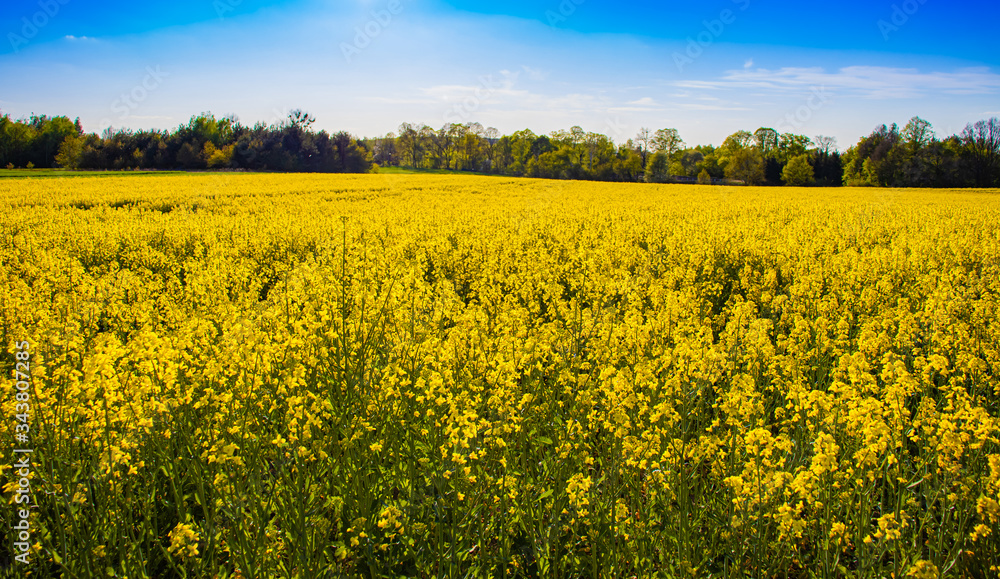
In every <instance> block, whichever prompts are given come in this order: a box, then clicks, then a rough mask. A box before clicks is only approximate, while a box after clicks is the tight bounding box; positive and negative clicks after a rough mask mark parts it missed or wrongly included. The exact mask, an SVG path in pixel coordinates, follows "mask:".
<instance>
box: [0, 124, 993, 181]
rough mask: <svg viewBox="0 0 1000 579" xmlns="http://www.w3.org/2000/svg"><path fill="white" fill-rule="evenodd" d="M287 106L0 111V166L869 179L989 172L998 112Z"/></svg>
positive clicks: (987, 176)
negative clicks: (635, 115) (235, 110)
mask: <svg viewBox="0 0 1000 579" xmlns="http://www.w3.org/2000/svg"><path fill="white" fill-rule="evenodd" d="M314 122H315V118H314V117H312V116H311V115H309V114H308V113H304V112H302V111H299V110H295V111H292V112H291V113H290V114H289V115H288V117H287V118H286V119H284V120H283V121H281V122H279V123H276V124H271V125H267V124H264V123H257V124H256V125H254V126H252V127H251V126H246V125H243V124H241V123H240V122H239V120H238V119H236V118H235V117H232V116H230V117H223V118H221V119H216V118H215V117H214V116H213V115H212V114H211V113H203V114H201V115H197V116H194V117H192V118H191V120H190V121H189V122H188V123H187V124H184V125H181V126H179V127H178V128H177V129H176V130H174V131H130V130H118V131H113V130H110V129H108V130H105V131H104V133H103V134H101V135H97V134H92V133H91V134H87V133H84V131H83V129H82V127H81V125H80V122H79V119H77V120H76V121H75V122H74V121H71V120H70V119H69V118H68V117H51V118H50V117H45V116H34V115H33V116H31V117H30V118H29V119H22V120H12V119H11V118H10V117H9V115H3V114H0V166H8V167H40V168H47V167H64V168H68V169H95V170H122V169H181V170H202V169H232V170H255V171H288V172H349V173H366V172H371V171H375V170H377V169H378V167H406V168H414V169H439V170H450V171H467V172H475V173H486V174H499V175H509V176H524V177H539V178H549V179H585V180H600V181H623V182H634V181H646V182H650V183H667V182H692V183H693V182H697V183H719V182H742V183H745V184H748V185H796V186H802V185H823V186H840V185H848V186H880V187H973V186H975V187H998V186H1000V120H998V119H997V118H996V117H994V118H992V119H988V120H983V121H979V122H977V123H974V124H969V125H968V126H966V127H965V129H964V130H963V131H962V132H961V133H960V134H958V135H952V136H949V137H947V138H944V139H939V138H938V136H937V135H936V134H935V132H934V129H933V127H932V126H931V124H930V123H929V122H927V121H926V120H923V119H921V118H919V117H914V118H912V119H910V121H909V122H908V123H907V124H906V125H905V126H904V127H903V128H902V129H900V128H899V127H898V126H897V125H895V124H893V125H891V126H886V125H882V126H880V127H877V128H876V129H875V130H874V131H873V132H872V133H871V134H870V135H868V136H866V137H862V138H861V139H860V140H859V141H858V143H857V144H856V145H854V146H853V147H850V148H849V149H848V150H847V151H845V152H843V153H841V152H839V151H838V150H837V143H836V140H835V139H833V138H831V137H824V136H818V137H816V138H815V139H813V138H810V137H807V136H805V135H797V134H793V133H779V132H778V131H776V130H774V129H772V128H766V127H763V128H759V129H757V130H756V131H753V132H750V131H745V130H740V131H737V132H735V133H733V134H732V135H730V136H728V137H727V138H726V139H725V140H724V141H723V142H722V144H721V145H719V146H714V145H698V146H695V147H689V146H687V144H686V143H685V142H684V140H683V139H682V138H681V135H680V134H679V132H678V131H677V130H676V129H659V130H656V131H652V130H650V129H645V128H644V129H641V130H640V131H639V133H638V134H637V135H635V136H634V137H632V138H630V139H628V140H627V141H625V142H624V143H615V141H614V140H613V139H611V138H610V137H608V136H607V135H604V134H601V133H593V132H587V131H584V130H583V129H582V128H580V127H572V128H571V129H569V130H568V131H566V130H560V131H555V132H552V133H550V134H548V135H538V134H535V133H534V132H532V131H531V130H528V129H525V130H522V131H516V132H514V133H512V134H510V135H501V134H500V132H499V131H498V130H497V129H495V128H486V127H483V126H482V125H481V124H479V123H467V124H458V123H448V124H446V125H444V126H443V127H441V128H440V129H434V128H432V127H430V126H428V125H423V124H410V123H403V124H402V125H400V126H399V130H398V132H397V133H389V134H387V135H384V136H380V137H374V138H357V137H354V136H352V135H350V134H348V133H346V132H338V133H335V134H332V135H331V134H329V133H327V132H326V131H319V132H316V131H314V130H313V129H312V125H313V123H314Z"/></svg>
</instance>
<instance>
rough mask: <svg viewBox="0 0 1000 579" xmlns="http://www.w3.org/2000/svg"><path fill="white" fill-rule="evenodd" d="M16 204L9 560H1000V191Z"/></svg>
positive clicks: (399, 178)
mask: <svg viewBox="0 0 1000 579" xmlns="http://www.w3.org/2000/svg"><path fill="white" fill-rule="evenodd" d="M0 203H2V206H3V208H4V210H3V212H2V213H0V283H2V287H0V295H2V301H0V304H2V318H3V321H2V330H0V331H2V332H3V345H4V350H5V353H4V354H3V370H4V376H5V381H4V388H3V402H4V404H3V408H4V409H5V411H6V413H5V415H4V416H3V419H4V420H6V421H7V424H8V426H7V427H6V428H4V430H3V432H4V436H5V444H7V448H8V449H10V450H13V449H15V448H21V447H25V445H27V447H29V448H30V449H31V450H32V452H31V454H30V462H31V468H30V477H28V479H29V480H24V481H22V480H21V479H22V477H21V476H20V475H19V474H18V473H19V472H20V471H19V468H18V467H16V466H15V465H14V463H15V461H17V460H20V459H21V458H22V456H23V455H21V454H18V455H16V456H15V455H13V454H11V452H8V457H13V458H9V460H5V461H4V463H5V466H4V467H3V468H2V476H3V483H4V485H5V486H4V491H5V499H6V501H7V506H6V507H4V508H3V509H2V512H0V525H2V527H3V528H4V529H7V530H8V531H5V532H7V533H8V535H7V539H6V541H5V543H4V546H3V547H2V548H0V554H3V553H6V555H5V556H3V557H0V559H2V561H6V562H10V561H11V560H12V558H13V556H14V554H19V553H20V551H18V550H17V547H13V546H12V545H13V544H14V542H15V541H17V535H15V534H14V532H13V531H9V529H11V528H12V527H15V525H16V524H18V522H19V521H20V520H22V519H20V518H19V514H18V510H19V509H23V508H24V506H23V504H18V503H16V501H17V500H18V497H20V496H22V495H24V493H18V491H19V489H20V488H21V487H24V485H25V484H29V485H30V499H31V501H30V517H29V519H27V520H29V521H30V526H31V530H30V535H31V539H30V543H31V547H30V549H29V552H28V556H29V557H30V563H29V564H28V566H27V567H15V568H14V570H15V571H16V572H19V573H23V572H25V570H27V571H29V572H30V574H31V575H32V576H36V577H56V576H64V577H99V576H101V577H104V576H116V577H131V578H139V577H244V578H251V577H253V578H256V577H262V578H267V577H298V578H314V577H341V576H343V577H438V578H443V577H602V578H613V577H642V578H645V577H744V576H747V577H795V578H798V577H802V578H805V577H844V576H849V577H870V578H881V577H896V578H900V577H939V576H940V577H994V576H996V575H997V573H998V566H1000V536H998V534H1000V504H998V501H1000V441H998V433H1000V422H998V417H1000V323H998V319H997V317H998V313H1000V312H998V308H1000V193H998V192H996V191H968V190H965V191H926V190H925V191H916V190H885V189H881V190H880V189H787V188H786V189H777V188H776V189H766V188H724V187H707V186H706V187H701V186H670V185H664V186H657V185H640V184H635V185H630V184H601V183H583V182H563V181H538V180H528V179H507V178H500V177H493V178H491V177H473V176H431V175H365V176H325V175H310V176H301V175H219V174H215V175H212V174H206V175H187V176H173V175H164V176H138V177H124V176H123V177H102V178H89V177H86V178H85V177H80V178H66V179H32V180H26V179H5V180H2V181H0ZM25 342H27V344H25ZM24 352H27V354H24ZM19 356H20V358H19ZM29 358H30V359H29ZM19 359H21V360H28V362H27V363H26V364H25V366H29V365H30V380H25V379H24V378H25V376H24V372H23V371H24V370H27V369H28V368H25V367H23V366H22V367H20V370H19V369H18V367H17V366H16V363H17V361H18V360H19ZM19 371H20V372H21V374H20V375H19V374H18V372H19ZM28 383H30V389H29V390H25V389H24V388H25V387H27V384H28ZM18 384H20V385H21V386H23V387H19V386H18ZM18 396H20V398H19V397H18ZM19 403H21V404H27V405H29V406H30V413H23V412H20V411H23V410H24V409H25V406H20V407H18V406H17V405H18V404H19ZM18 414H21V415H22V416H21V417H20V418H16V416H17V415H18ZM25 414H26V415H25ZM22 424H23V425H25V426H26V428H25V427H20V426H18V425H22ZM16 426H17V428H16ZM28 429H30V432H29V434H30V438H28V439H27V440H26V439H25V438H24V437H21V438H16V435H19V434H22V433H24V432H25V431H26V430H28ZM25 496H27V495H25ZM19 565H20V563H19Z"/></svg>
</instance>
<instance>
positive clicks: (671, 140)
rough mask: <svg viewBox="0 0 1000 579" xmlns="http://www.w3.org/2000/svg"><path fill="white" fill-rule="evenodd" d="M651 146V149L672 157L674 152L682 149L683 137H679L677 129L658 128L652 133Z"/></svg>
mask: <svg viewBox="0 0 1000 579" xmlns="http://www.w3.org/2000/svg"><path fill="white" fill-rule="evenodd" d="M652 146H653V147H652V148H653V151H656V152H657V153H666V154H667V156H668V157H673V155H674V153H676V152H678V151H681V150H683V149H684V139H681V135H680V133H678V132H677V129H660V130H658V131H656V134H654V135H653V140H652Z"/></svg>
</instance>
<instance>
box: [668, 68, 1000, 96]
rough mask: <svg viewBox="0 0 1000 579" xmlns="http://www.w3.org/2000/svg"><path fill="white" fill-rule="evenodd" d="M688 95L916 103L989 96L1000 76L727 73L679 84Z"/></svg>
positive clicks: (981, 71)
mask: <svg viewBox="0 0 1000 579" xmlns="http://www.w3.org/2000/svg"><path fill="white" fill-rule="evenodd" d="M675 85H676V86H678V87H681V88H689V89H701V90H706V89H764V90H770V91H779V92H781V91H796V92H801V91H803V90H807V89H810V88H813V87H824V88H826V89H828V90H835V91H838V92H841V93H847V94H853V95H856V96H862V97H867V98H873V99H892V98H897V99H898V98H904V99H905V98H918V97H923V96H926V95H928V94H930V93H940V94H948V95H972V94H993V93H995V92H997V91H998V90H1000V75H997V74H995V73H993V72H991V71H990V70H989V69H988V68H985V67H983V68H962V69H958V70H956V71H954V72H921V71H919V70H917V69H914V68H888V67H880V66H849V67H845V68H841V69H840V70H838V71H836V72H827V71H826V70H824V69H823V68H819V67H816V68H793V67H788V68H781V69H778V70H768V69H764V68H759V69H755V70H730V71H727V72H726V73H725V74H724V75H723V76H722V78H720V79H719V80H709V81H682V82H678V83H675Z"/></svg>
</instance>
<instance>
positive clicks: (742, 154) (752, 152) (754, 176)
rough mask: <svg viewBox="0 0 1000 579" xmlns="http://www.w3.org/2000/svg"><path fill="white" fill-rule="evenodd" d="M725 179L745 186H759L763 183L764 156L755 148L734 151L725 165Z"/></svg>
mask: <svg viewBox="0 0 1000 579" xmlns="http://www.w3.org/2000/svg"><path fill="white" fill-rule="evenodd" d="M726 177H729V178H730V179H738V180H740V181H743V182H744V183H745V184H747V185H759V184H760V183H761V182H762V181H764V156H763V155H761V153H760V151H759V150H758V149H757V148H756V147H745V148H742V149H738V150H736V151H735V152H734V153H733V154H732V155H730V157H729V163H727V164H726Z"/></svg>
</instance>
